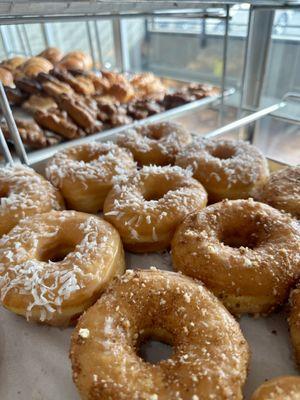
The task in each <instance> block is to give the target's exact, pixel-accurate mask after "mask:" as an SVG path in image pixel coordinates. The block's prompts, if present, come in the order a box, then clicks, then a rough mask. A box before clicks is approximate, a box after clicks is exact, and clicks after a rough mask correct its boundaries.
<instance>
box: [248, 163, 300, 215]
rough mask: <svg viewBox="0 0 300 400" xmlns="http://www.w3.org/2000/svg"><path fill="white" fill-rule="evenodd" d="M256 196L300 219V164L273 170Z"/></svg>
mask: <svg viewBox="0 0 300 400" xmlns="http://www.w3.org/2000/svg"><path fill="white" fill-rule="evenodd" d="M255 197H257V199H258V200H259V201H262V202H263V203H267V204H269V205H270V206H272V207H274V208H278V209H279V210H283V211H286V212H288V213H290V214H291V215H293V216H294V217H296V218H298V219H300V165H298V166H296V167H287V168H284V169H281V170H279V171H276V172H273V173H272V174H271V175H270V178H269V180H268V181H267V182H266V183H265V185H263V187H262V188H261V189H260V190H259V192H258V194H257V196H255Z"/></svg>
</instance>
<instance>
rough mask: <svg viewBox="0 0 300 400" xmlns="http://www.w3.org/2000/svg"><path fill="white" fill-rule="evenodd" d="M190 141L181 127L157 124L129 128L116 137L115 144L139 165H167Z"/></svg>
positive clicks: (190, 138)
mask: <svg viewBox="0 0 300 400" xmlns="http://www.w3.org/2000/svg"><path fill="white" fill-rule="evenodd" d="M191 140H192V137H191V135H190V133H189V132H187V131H186V130H185V129H184V128H183V127H182V126H181V125H179V124H175V123H171V122H159V123H156V124H151V125H145V126H140V127H136V128H131V129H129V130H127V131H125V132H124V133H122V134H120V135H119V136H118V139H117V143H118V144H119V145H120V146H122V147H126V148H127V149H129V150H130V151H131V152H132V154H133V156H134V159H135V160H136V161H137V162H138V163H139V164H141V165H151V164H155V165H168V164H173V163H174V161H175V156H176V154H177V153H178V152H179V151H180V150H181V149H182V148H183V147H184V146H186V145H187V144H188V143H190V142H191Z"/></svg>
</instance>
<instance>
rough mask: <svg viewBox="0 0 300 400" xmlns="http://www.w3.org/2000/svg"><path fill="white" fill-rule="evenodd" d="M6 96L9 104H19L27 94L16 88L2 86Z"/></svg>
mask: <svg viewBox="0 0 300 400" xmlns="http://www.w3.org/2000/svg"><path fill="white" fill-rule="evenodd" d="M4 90H5V94H6V97H7V99H8V101H9V104H10V105H11V106H19V105H21V104H22V103H23V101H24V100H26V99H27V97H28V95H27V94H26V93H24V92H21V90H19V89H18V88H12V87H9V86H4Z"/></svg>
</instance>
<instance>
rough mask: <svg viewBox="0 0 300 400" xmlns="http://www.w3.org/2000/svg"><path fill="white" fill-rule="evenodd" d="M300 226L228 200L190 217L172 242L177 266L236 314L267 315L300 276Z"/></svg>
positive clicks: (271, 210)
mask: <svg viewBox="0 0 300 400" xmlns="http://www.w3.org/2000/svg"><path fill="white" fill-rule="evenodd" d="M299 256H300V230H299V226H298V225H297V222H296V221H295V220H293V219H292V218H290V217H289V215H287V214H282V213H281V212H280V211H278V210H276V209H275V208H272V207H270V206H268V205H267V204H263V203H258V202H254V201H253V200H252V199H249V200H223V201H222V202H220V203H216V204H213V205H211V206H209V207H207V208H206V209H204V210H202V211H201V212H197V213H194V214H191V215H189V216H188V217H187V218H186V219H185V220H184V222H183V223H182V224H181V225H180V226H179V228H178V229H177V231H176V233H175V235H174V238H173V241H172V258H173V265H174V268H175V270H177V271H181V272H182V273H184V274H186V275H189V276H191V277H193V278H197V279H199V280H201V281H202V282H203V283H204V284H205V285H206V286H207V287H208V288H209V289H210V290H212V291H213V293H214V294H215V295H216V296H218V297H219V298H220V299H221V300H222V302H223V303H224V305H225V306H226V307H227V308H228V309H229V310H230V311H231V312H233V313H235V314H242V313H251V314H256V313H258V314H266V313H268V312H270V311H272V310H273V309H274V308H275V307H276V306H278V305H281V304H283V302H284V301H285V300H286V299H287V297H288V294H289V290H290V288H291V287H292V286H293V285H294V284H295V282H296V280H297V279H298V278H299V276H300V259H299Z"/></svg>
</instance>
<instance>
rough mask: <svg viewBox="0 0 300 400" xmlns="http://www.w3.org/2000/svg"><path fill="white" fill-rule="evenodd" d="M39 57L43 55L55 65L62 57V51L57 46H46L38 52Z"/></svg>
mask: <svg viewBox="0 0 300 400" xmlns="http://www.w3.org/2000/svg"><path fill="white" fill-rule="evenodd" d="M39 57H44V58H46V59H47V60H48V61H50V62H51V63H52V64H53V65H55V64H57V63H58V62H59V61H60V60H61V59H62V58H63V53H62V52H61V50H59V49H58V48H57V47H48V48H47V49H45V50H43V51H42V52H41V53H40V54H39Z"/></svg>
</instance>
